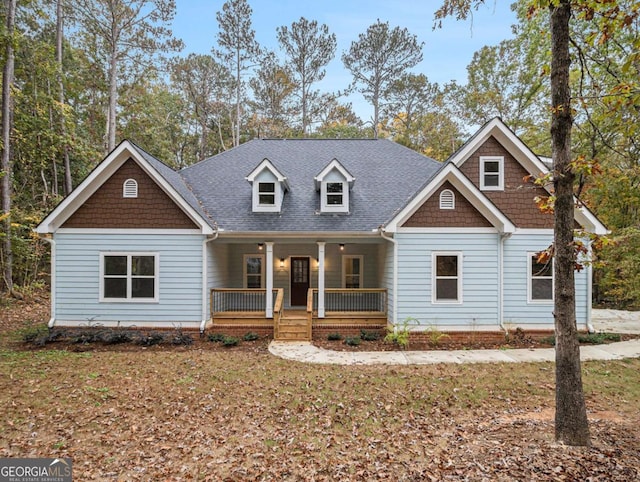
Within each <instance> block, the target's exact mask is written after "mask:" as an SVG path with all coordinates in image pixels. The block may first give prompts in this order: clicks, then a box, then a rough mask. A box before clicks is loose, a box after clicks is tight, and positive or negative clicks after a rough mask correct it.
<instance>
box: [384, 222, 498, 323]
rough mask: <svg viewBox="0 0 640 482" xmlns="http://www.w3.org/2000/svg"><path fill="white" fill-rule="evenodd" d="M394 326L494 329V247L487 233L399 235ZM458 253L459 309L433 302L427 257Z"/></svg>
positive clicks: (492, 237)
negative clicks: (416, 323) (414, 321)
mask: <svg viewBox="0 0 640 482" xmlns="http://www.w3.org/2000/svg"><path fill="white" fill-rule="evenodd" d="M396 239H397V240H398V293H397V297H396V300H397V303H398V322H402V320H404V319H405V318H407V317H412V318H416V319H418V320H419V321H420V323H421V324H422V325H424V326H434V327H438V328H444V329H446V328H447V327H448V326H450V327H459V326H461V325H463V326H467V327H469V328H468V329H473V328H479V327H481V326H484V325H491V326H493V327H495V329H499V326H498V308H499V303H498V296H499V292H498V280H499V276H498V242H499V235H498V234H492V233H473V234H469V233H465V234H438V233H419V234H418V233H411V234H410V233H398V234H397V235H396ZM442 251H454V252H460V253H462V299H463V302H462V303H460V304H444V303H432V299H431V296H432V278H433V267H432V253H433V252H442Z"/></svg>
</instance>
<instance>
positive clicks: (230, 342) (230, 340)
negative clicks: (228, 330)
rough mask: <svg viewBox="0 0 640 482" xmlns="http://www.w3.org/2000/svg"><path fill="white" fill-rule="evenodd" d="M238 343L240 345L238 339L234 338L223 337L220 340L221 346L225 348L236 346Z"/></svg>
mask: <svg viewBox="0 0 640 482" xmlns="http://www.w3.org/2000/svg"><path fill="white" fill-rule="evenodd" d="M239 343H240V338H237V337H235V336H225V337H224V338H223V339H222V346H226V347H231V346H237V345H238V344H239Z"/></svg>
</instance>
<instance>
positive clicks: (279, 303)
mask: <svg viewBox="0 0 640 482" xmlns="http://www.w3.org/2000/svg"><path fill="white" fill-rule="evenodd" d="M274 291H277V294H276V299H275V301H274V302H273V338H274V339H275V340H277V339H278V338H279V334H280V333H279V330H280V319H281V318H282V315H283V313H284V290H283V289H282V288H278V289H276V290H274Z"/></svg>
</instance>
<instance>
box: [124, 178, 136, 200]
mask: <svg viewBox="0 0 640 482" xmlns="http://www.w3.org/2000/svg"><path fill="white" fill-rule="evenodd" d="M122 197H128V198H136V197H138V182H137V181H136V180H135V179H127V180H126V181H125V182H124V183H123V184H122Z"/></svg>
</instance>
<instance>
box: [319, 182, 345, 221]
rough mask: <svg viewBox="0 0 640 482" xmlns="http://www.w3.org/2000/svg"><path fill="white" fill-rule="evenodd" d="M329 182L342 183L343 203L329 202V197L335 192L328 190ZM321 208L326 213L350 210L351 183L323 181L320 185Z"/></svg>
mask: <svg viewBox="0 0 640 482" xmlns="http://www.w3.org/2000/svg"><path fill="white" fill-rule="evenodd" d="M327 184H342V204H329V203H328V202H327V201H328V197H329V196H331V195H332V194H335V193H329V192H327ZM320 198H321V203H322V206H321V210H322V212H324V213H346V212H349V183H348V182H347V181H322V184H321V187H320Z"/></svg>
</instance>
